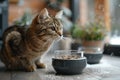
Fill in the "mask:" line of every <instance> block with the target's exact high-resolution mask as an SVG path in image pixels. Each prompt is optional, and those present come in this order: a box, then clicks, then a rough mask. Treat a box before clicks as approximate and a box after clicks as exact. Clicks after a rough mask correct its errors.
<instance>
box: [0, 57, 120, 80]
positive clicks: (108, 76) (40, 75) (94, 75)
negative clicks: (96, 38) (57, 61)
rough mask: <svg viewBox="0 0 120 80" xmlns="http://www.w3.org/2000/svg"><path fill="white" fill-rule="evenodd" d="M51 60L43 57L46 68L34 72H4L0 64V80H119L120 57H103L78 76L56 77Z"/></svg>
mask: <svg viewBox="0 0 120 80" xmlns="http://www.w3.org/2000/svg"><path fill="white" fill-rule="evenodd" d="M51 60H52V59H51V57H48V56H44V59H43V62H45V63H46V64H47V68H46V69H38V70H37V71H36V72H23V71H11V72H10V71H5V68H4V65H3V64H2V63H1V62H0V80H120V57H110V56H106V55H104V57H103V58H102V60H101V63H99V64H94V65H87V67H86V69H85V70H84V71H83V73H82V74H79V75H56V73H55V71H54V69H53V67H52V65H51Z"/></svg>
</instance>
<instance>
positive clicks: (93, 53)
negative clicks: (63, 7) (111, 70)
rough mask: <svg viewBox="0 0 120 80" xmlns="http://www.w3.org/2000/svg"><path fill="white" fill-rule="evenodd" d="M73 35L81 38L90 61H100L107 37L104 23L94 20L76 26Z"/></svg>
mask: <svg viewBox="0 0 120 80" xmlns="http://www.w3.org/2000/svg"><path fill="white" fill-rule="evenodd" d="M72 36H73V38H76V39H80V40H81V45H82V47H83V48H82V50H84V52H85V56H86V57H87V59H88V63H98V62H99V61H100V59H101V58H102V51H103V48H104V39H105V37H106V29H105V26H104V25H102V24H100V23H97V22H92V23H89V24H87V25H85V26H80V27H79V26H76V27H75V28H74V30H73V32H72Z"/></svg>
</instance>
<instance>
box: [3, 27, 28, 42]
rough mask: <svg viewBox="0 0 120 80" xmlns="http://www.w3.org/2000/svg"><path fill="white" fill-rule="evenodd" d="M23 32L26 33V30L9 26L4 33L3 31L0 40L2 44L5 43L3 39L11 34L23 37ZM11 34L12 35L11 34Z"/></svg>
mask: <svg viewBox="0 0 120 80" xmlns="http://www.w3.org/2000/svg"><path fill="white" fill-rule="evenodd" d="M25 31H26V29H25V28H24V27H19V26H17V25H12V26H10V27H8V28H7V29H6V30H5V31H4V33H3V35H2V40H3V42H4V41H5V39H6V37H7V36H11V37H12V36H13V34H14V35H15V34H16V35H17V34H18V33H19V34H21V37H25V35H24V34H25ZM11 33H12V34H11Z"/></svg>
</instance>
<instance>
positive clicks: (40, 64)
mask: <svg viewBox="0 0 120 80" xmlns="http://www.w3.org/2000/svg"><path fill="white" fill-rule="evenodd" d="M36 66H37V68H45V67H46V66H45V64H43V63H37V64H36Z"/></svg>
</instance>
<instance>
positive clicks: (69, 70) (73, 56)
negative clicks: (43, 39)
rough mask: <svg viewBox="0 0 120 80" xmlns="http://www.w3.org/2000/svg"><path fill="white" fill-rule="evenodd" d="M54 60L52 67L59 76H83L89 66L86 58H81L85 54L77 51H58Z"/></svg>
mask: <svg viewBox="0 0 120 80" xmlns="http://www.w3.org/2000/svg"><path fill="white" fill-rule="evenodd" d="M55 53H56V56H55V58H53V59H52V65H53V68H54V69H55V71H56V72H57V74H67V75H74V74H81V73H82V72H83V70H84V69H85V67H86V65H87V60H86V57H84V56H82V57H81V56H80V54H81V53H82V54H83V52H81V51H79V52H78V51H77V50H74V51H73V50H58V51H56V52H55Z"/></svg>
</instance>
